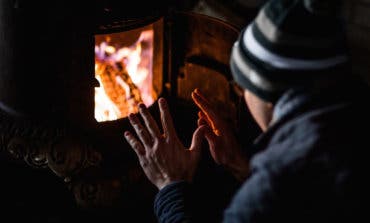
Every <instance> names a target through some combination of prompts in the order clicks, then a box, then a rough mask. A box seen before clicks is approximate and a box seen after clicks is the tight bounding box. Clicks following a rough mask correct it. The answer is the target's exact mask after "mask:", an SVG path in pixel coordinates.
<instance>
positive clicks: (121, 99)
mask: <svg viewBox="0 0 370 223" xmlns="http://www.w3.org/2000/svg"><path fill="white" fill-rule="evenodd" d="M97 64H98V67H100V68H98V73H97V75H99V77H100V81H101V85H102V87H103V88H104V91H105V93H106V94H107V96H108V97H109V99H110V100H111V101H112V102H113V103H114V104H115V106H116V107H117V109H118V111H119V113H120V114H118V116H127V115H128V114H130V113H135V112H138V105H139V103H142V102H143V100H142V99H141V94H140V90H139V89H138V87H137V86H136V85H135V83H134V82H133V81H132V79H131V77H130V75H129V74H128V72H127V70H126V68H125V67H124V66H123V65H122V63H120V62H117V63H115V64H108V63H103V62H97Z"/></svg>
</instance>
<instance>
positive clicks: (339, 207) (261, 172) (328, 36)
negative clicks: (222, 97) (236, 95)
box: [124, 0, 370, 222]
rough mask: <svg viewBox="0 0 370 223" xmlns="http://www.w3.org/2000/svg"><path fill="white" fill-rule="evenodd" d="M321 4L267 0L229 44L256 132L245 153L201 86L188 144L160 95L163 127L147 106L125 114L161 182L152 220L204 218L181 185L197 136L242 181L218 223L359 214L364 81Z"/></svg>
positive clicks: (138, 148)
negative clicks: (196, 213)
mask: <svg viewBox="0 0 370 223" xmlns="http://www.w3.org/2000/svg"><path fill="white" fill-rule="evenodd" d="M328 2H329V1H314V0H311V1H310V0H270V1H268V2H267V3H266V4H264V6H263V7H262V8H261V9H260V11H259V13H258V15H257V17H256V18H255V19H254V20H253V21H252V23H250V24H249V25H248V26H247V27H246V28H245V29H244V30H243V31H242V32H241V33H240V36H239V38H238V40H237V41H236V42H235V44H234V46H233V49H232V52H231V59H230V67H231V71H232V74H233V79H234V80H235V82H236V83H237V84H238V85H240V86H241V87H242V88H243V90H244V98H245V102H246V104H247V106H248V108H249V110H250V112H251V114H252V116H253V118H254V119H255V121H256V123H257V124H258V125H259V126H260V128H261V129H262V131H263V133H262V134H261V135H260V136H259V137H258V138H257V139H256V140H255V141H254V143H253V150H255V151H257V152H256V153H255V154H254V155H253V156H252V157H251V158H248V157H244V156H243V154H244V153H243V152H242V151H243V150H242V148H241V146H240V144H239V143H238V141H237V140H236V137H235V136H234V135H233V131H232V129H231V127H230V126H229V123H228V122H226V121H225V120H223V119H222V118H221V117H220V115H219V114H218V113H217V110H215V109H214V108H213V107H212V105H211V104H210V103H209V102H208V100H207V99H206V97H205V96H204V95H203V94H202V92H201V91H200V90H199V89H196V90H195V91H194V92H193V93H192V98H193V100H194V102H195V104H196V105H197V106H198V107H199V109H200V113H199V119H198V128H197V129H196V130H195V132H194V134H193V139H192V143H191V146H190V148H186V147H185V146H184V145H183V144H182V143H181V142H180V140H179V139H178V136H177V133H176V130H175V128H174V125H173V122H172V119H171V115H170V111H169V108H168V104H167V103H166V100H165V99H164V98H160V99H159V101H158V103H159V109H160V114H161V124H162V128H163V133H162V132H161V131H160V127H159V126H158V125H157V123H156V122H155V120H154V119H153V117H152V116H151V115H150V113H149V112H148V110H147V108H145V106H144V105H141V106H140V111H139V113H140V115H141V117H142V118H143V123H141V122H140V121H139V119H138V117H137V116H136V115H134V114H132V115H130V116H129V120H130V122H131V124H132V126H133V128H134V129H135V132H136V135H137V136H135V135H134V134H133V133H130V132H129V131H126V132H125V134H124V135H125V138H126V139H127V141H128V143H129V144H130V145H131V147H132V148H133V149H134V151H135V152H136V154H137V157H138V159H139V161H140V164H141V166H142V168H143V170H144V172H145V174H146V176H147V177H148V178H149V180H150V181H151V182H152V183H153V184H154V185H155V186H157V188H158V189H159V193H158V194H157V195H156V198H155V201H154V211H155V214H156V216H157V218H158V221H159V222H197V221H202V222H207V221H206V220H205V219H206V218H204V219H202V220H200V219H196V217H195V216H194V214H193V211H194V210H192V204H191V198H189V197H191V190H189V189H188V188H189V186H190V185H191V182H192V179H193V176H194V172H195V170H196V166H197V164H198V162H199V157H200V150H201V147H202V146H201V145H202V143H201V142H202V140H203V139H205V140H206V141H207V142H208V147H209V151H210V154H211V155H212V157H213V159H214V161H215V162H216V163H218V164H220V165H222V166H224V167H225V168H226V169H227V170H229V171H230V172H231V173H232V174H233V175H234V176H235V177H236V178H237V179H239V180H240V181H242V182H243V183H242V185H241V187H240V188H239V189H238V191H237V192H236V194H235V195H234V197H233V198H232V200H231V202H230V204H229V206H228V207H227V209H226V210H225V211H224V213H223V221H224V222H353V221H356V220H358V219H361V218H362V217H366V212H365V211H364V210H366V207H367V205H366V203H365V201H366V199H365V198H366V197H367V195H368V193H367V190H368V188H367V186H365V181H366V180H365V178H366V176H368V173H367V171H366V163H367V162H368V161H367V159H366V157H367V156H365V151H366V150H367V149H368V148H369V140H368V138H369V132H368V131H367V130H365V131H364V130H362V128H361V127H363V128H365V129H366V128H367V127H368V126H369V124H370V121H369V120H370V118H369V114H370V113H369V106H368V102H369V93H368V85H367V84H365V83H364V82H363V81H362V80H361V79H360V78H358V77H357V76H356V75H354V74H352V73H351V65H350V64H351V61H350V57H349V53H348V50H347V47H346V38H345V34H344V33H345V29H344V26H343V25H342V24H343V23H342V22H341V20H340V19H339V17H337V16H336V14H335V13H334V10H332V8H330V7H323V6H325V4H324V3H328ZM331 2H333V1H331ZM334 2H335V1H334ZM321 3H322V4H321ZM327 5H330V4H327ZM246 149H252V148H246ZM366 219H368V217H367V218H366ZM362 221H364V220H362ZM365 221H366V220H365Z"/></svg>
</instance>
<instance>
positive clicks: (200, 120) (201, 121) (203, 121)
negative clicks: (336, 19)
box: [197, 118, 208, 126]
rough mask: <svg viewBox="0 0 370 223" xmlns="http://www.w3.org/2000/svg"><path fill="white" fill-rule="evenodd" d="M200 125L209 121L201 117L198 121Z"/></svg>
mask: <svg viewBox="0 0 370 223" xmlns="http://www.w3.org/2000/svg"><path fill="white" fill-rule="evenodd" d="M197 124H198V126H201V125H208V123H207V121H206V120H205V119H204V118H199V119H198V121H197Z"/></svg>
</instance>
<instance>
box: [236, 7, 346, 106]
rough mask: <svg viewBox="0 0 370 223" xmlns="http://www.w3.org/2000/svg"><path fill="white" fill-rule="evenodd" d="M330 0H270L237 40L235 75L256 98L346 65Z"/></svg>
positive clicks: (268, 97)
mask: <svg viewBox="0 0 370 223" xmlns="http://www.w3.org/2000/svg"><path fill="white" fill-rule="evenodd" d="M333 2H334V4H337V5H338V4H339V2H338V1H330V0H271V1H269V2H267V3H266V4H265V5H264V6H263V7H262V9H261V10H260V12H259V14H258V16H257V17H256V19H255V20H254V21H253V22H252V23H251V24H250V25H249V26H247V27H246V28H245V29H244V30H243V31H242V32H241V34H240V36H239V39H238V40H237V41H236V42H235V44H234V46H233V50H232V54H231V60H230V65H231V71H232V74H233V77H234V80H235V81H236V82H237V83H238V84H239V85H241V86H242V87H243V88H246V89H248V90H250V91H251V92H253V93H255V94H256V95H257V96H259V97H260V98H262V99H264V100H266V101H270V102H275V101H276V100H277V99H278V98H279V97H280V96H281V94H282V93H283V92H284V91H286V90H287V89H289V88H291V87H295V86H302V85H306V84H308V83H310V82H312V81H313V80H315V79H316V78H317V77H322V76H323V75H335V74H336V72H338V71H341V72H343V71H342V70H343V69H342V68H343V67H347V65H348V56H347V50H346V40H345V34H344V29H343V26H342V23H341V21H340V20H339V19H338V18H336V17H335V16H334V15H333V12H334V9H333V8H331V7H329V6H330V5H333V4H328V3H333Z"/></svg>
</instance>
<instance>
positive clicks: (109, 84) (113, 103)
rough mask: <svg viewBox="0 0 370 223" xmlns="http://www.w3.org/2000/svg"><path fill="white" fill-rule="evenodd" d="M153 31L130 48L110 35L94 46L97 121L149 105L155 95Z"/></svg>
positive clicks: (140, 37) (110, 118)
mask: <svg viewBox="0 0 370 223" xmlns="http://www.w3.org/2000/svg"><path fill="white" fill-rule="evenodd" d="M153 35H154V32H153V30H152V29H151V30H144V31H142V32H141V34H140V36H139V38H138V39H137V41H136V42H135V43H134V44H132V45H131V46H119V45H117V43H113V42H112V41H111V40H110V38H109V36H107V38H106V41H103V42H101V43H100V44H99V45H96V46H95V78H96V79H97V80H98V81H99V83H100V87H98V88H95V119H96V120H97V121H99V122H101V121H110V120H116V119H119V118H123V117H126V116H128V115H129V114H130V113H135V112H137V111H138V105H139V104H140V103H144V104H145V105H146V106H150V105H152V104H153V103H154V100H155V98H156V97H157V96H156V93H155V91H154V90H153V85H152V75H153V74H152V66H153V65H152V63H153V60H152V58H153Z"/></svg>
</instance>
